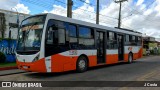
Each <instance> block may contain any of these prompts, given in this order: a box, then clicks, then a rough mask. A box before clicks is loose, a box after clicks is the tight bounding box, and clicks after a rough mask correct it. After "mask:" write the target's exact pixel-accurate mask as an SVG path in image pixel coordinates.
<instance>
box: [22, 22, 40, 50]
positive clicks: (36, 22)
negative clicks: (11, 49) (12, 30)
mask: <svg viewBox="0 0 160 90" xmlns="http://www.w3.org/2000/svg"><path fill="white" fill-rule="evenodd" d="M36 24H38V23H37V22H35V23H33V24H32V25H31V27H30V28H29V29H27V30H26V31H28V32H26V34H25V37H27V36H28V34H29V32H30V30H31V29H32V27H33V26H34V25H36ZM25 45H26V44H25V40H24V51H25Z"/></svg>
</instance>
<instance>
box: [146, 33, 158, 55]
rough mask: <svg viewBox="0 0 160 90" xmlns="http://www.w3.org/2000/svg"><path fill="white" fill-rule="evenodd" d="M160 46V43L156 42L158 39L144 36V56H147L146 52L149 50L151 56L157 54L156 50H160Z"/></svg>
mask: <svg viewBox="0 0 160 90" xmlns="http://www.w3.org/2000/svg"><path fill="white" fill-rule="evenodd" d="M159 45H160V42H158V41H156V38H154V37H150V36H146V35H145V36H143V54H144V55H146V51H147V50H149V51H150V54H157V51H156V49H157V50H158V52H159V50H160V48H158V47H159Z"/></svg>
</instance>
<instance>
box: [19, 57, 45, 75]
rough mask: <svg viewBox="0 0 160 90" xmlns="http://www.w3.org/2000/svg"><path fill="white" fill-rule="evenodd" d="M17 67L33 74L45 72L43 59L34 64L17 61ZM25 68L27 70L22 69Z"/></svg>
mask: <svg viewBox="0 0 160 90" xmlns="http://www.w3.org/2000/svg"><path fill="white" fill-rule="evenodd" d="M17 66H18V68H19V69H22V70H26V71H33V72H46V71H47V70H46V65H45V59H44V58H43V59H40V60H37V61H35V62H20V61H18V60H17ZM24 66H27V67H28V68H27V69H26V68H23V67H24Z"/></svg>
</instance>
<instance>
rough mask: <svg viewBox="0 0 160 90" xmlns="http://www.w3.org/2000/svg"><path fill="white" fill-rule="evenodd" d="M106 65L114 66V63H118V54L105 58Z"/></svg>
mask: <svg viewBox="0 0 160 90" xmlns="http://www.w3.org/2000/svg"><path fill="white" fill-rule="evenodd" d="M106 59H107V61H106V63H107V64H114V63H118V54H110V55H107V56H106Z"/></svg>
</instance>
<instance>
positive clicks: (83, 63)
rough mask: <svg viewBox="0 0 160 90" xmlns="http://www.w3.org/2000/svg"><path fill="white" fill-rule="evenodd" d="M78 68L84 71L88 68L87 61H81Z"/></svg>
mask: <svg viewBox="0 0 160 90" xmlns="http://www.w3.org/2000/svg"><path fill="white" fill-rule="evenodd" d="M78 66H79V68H80V69H81V70H83V69H84V68H85V67H86V62H85V60H80V61H79V64H78Z"/></svg>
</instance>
